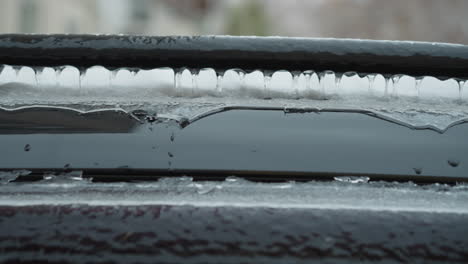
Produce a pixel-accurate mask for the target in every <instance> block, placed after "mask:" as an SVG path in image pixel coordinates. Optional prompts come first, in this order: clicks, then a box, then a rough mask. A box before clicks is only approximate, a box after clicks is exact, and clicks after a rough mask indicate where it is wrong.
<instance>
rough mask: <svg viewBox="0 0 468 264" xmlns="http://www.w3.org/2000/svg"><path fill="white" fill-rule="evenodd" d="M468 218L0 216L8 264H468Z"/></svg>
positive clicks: (218, 213)
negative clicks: (467, 263)
mask: <svg viewBox="0 0 468 264" xmlns="http://www.w3.org/2000/svg"><path fill="white" fill-rule="evenodd" d="M467 222H468V216H467V215H465V214H441V213H411V212H385V211H359V210H310V209H309V210H307V209H279V208H236V207H213V208H208V207H193V206H156V205H154V206H151V205H146V206H87V205H62V206H47V205H44V206H25V207H8V206H2V207H0V226H1V228H0V252H1V253H0V263H315V262H317V263H357V262H359V263H377V262H378V263H466V262H467V261H468V226H467V225H466V223H467Z"/></svg>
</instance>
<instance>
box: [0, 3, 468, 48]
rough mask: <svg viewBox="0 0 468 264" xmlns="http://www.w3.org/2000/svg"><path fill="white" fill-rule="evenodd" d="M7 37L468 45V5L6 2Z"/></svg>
mask: <svg viewBox="0 0 468 264" xmlns="http://www.w3.org/2000/svg"><path fill="white" fill-rule="evenodd" d="M0 33H108V34H112V33H114V34H115V33H125V34H146V35H201V34H228V35H275V36H276V35H280V36H297V37H340V38H367V39H395V40H420V41H439V42H453V43H463V44H468V1H467V0H391V1H390V0H287V1H285V0H79V1H78V0H1V1H0Z"/></svg>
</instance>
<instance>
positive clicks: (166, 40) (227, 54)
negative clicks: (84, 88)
mask: <svg viewBox="0 0 468 264" xmlns="http://www.w3.org/2000/svg"><path fill="white" fill-rule="evenodd" d="M0 63H3V64H11V65H30V66H61V65H73V66H76V67H89V66H93V65H102V66H105V67H109V68H119V67H139V68H153V67H194V68H203V67H214V68H216V69H220V70H221V69H227V68H242V69H245V70H253V69H264V70H279V69H284V70H291V71H294V70H310V69H312V70H316V71H321V70H333V71H335V72H347V71H356V72H362V73H371V72H373V73H381V74H408V75H413V76H424V75H431V76H436V77H439V78H447V77H457V78H467V77H468V46H465V45H458V44H446V43H426V42H408V41H375V40H357V39H313V38H282V37H232V36H196V37H187V36H166V37H156V36H152V37H150V36H126V35H19V34H6V35H0Z"/></svg>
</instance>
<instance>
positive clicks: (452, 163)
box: [447, 159, 460, 168]
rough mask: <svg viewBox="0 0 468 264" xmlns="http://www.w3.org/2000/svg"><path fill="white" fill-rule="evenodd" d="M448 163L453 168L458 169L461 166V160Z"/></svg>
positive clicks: (451, 160)
mask: <svg viewBox="0 0 468 264" xmlns="http://www.w3.org/2000/svg"><path fill="white" fill-rule="evenodd" d="M447 163H448V164H449V165H450V166H452V167H454V168H455V167H458V165H459V164H460V160H457V159H449V160H447Z"/></svg>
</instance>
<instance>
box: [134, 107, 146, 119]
mask: <svg viewBox="0 0 468 264" xmlns="http://www.w3.org/2000/svg"><path fill="white" fill-rule="evenodd" d="M132 114H133V115H134V116H135V117H137V118H138V119H141V118H144V117H146V116H148V112H146V111H145V110H141V109H137V110H133V111H132Z"/></svg>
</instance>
